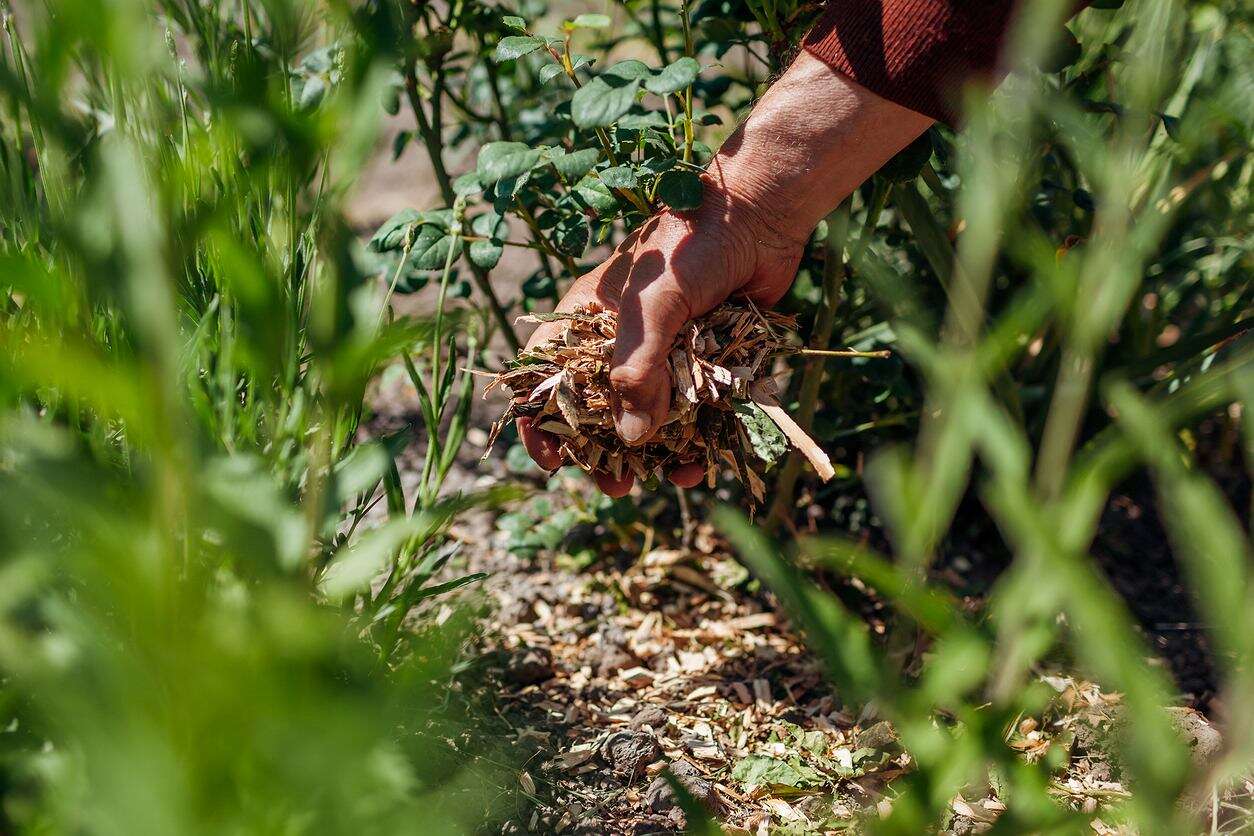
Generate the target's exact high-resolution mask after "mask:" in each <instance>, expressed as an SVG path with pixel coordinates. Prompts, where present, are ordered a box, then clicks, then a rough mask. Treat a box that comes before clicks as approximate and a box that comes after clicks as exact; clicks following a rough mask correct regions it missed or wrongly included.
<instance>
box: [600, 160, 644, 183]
mask: <svg viewBox="0 0 1254 836" xmlns="http://www.w3.org/2000/svg"><path fill="white" fill-rule="evenodd" d="M600 177H601V182H602V183H604V184H605V185H607V186H609V187H610V188H611V189H634V188H635V187H636V172H635V170H634V169H633V168H632V167H631V166H629V165H619V166H614V167H613V168H607V169H605V170H604V171H602V172H601V174H600Z"/></svg>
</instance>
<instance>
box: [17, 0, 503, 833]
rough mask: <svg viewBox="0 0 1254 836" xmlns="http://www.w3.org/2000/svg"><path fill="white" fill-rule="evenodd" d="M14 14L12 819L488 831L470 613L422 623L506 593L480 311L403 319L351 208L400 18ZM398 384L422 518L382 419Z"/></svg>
mask: <svg viewBox="0 0 1254 836" xmlns="http://www.w3.org/2000/svg"><path fill="white" fill-rule="evenodd" d="M0 16H2V18H3V25H4V32H3V35H4V43H3V46H2V48H0V113H2V116H0V161H2V162H0V171H2V172H3V177H0V288H3V298H2V299H0V578H2V579H0V590H2V592H0V831H3V832H18V831H21V832H47V833H64V832H93V833H110V832H111V833H123V832H125V833H136V832H140V833H198V832H217V833H220V832H260V831H265V832H283V833H298V832H309V833H341V832H344V833H349V832H352V833H362V832H367V833H369V832H378V833H423V834H429V833H435V832H445V831H447V832H462V831H464V830H466V829H469V828H471V827H473V826H474V824H475V823H477V822H479V821H480V820H482V818H483V817H484V816H485V815H486V813H485V806H484V804H485V798H486V797H485V796H483V792H484V786H485V783H484V778H485V777H486V775H487V772H488V771H489V770H485V769H483V768H481V766H480V764H481V763H482V762H481V761H478V760H475V759H472V758H471V757H469V756H468V755H467V754H465V753H464V752H460V751H458V748H457V747H458V746H459V745H460V744H459V743H457V742H456V739H457V738H458V735H459V731H458V730H459V729H461V728H463V727H464V725H465V723H464V720H463V719H461V712H460V708H459V706H460V705H461V698H460V697H459V696H458V695H457V693H456V690H455V689H454V688H453V687H452V680H453V675H454V673H453V672H454V669H455V666H456V665H458V664H460V663H459V658H460V655H461V646H462V644H463V642H464V641H465V638H466V635H467V631H468V629H469V627H470V626H471V613H470V611H468V610H466V609H465V608H458V609H457V611H456V612H454V613H453V614H452V615H451V616H446V617H442V618H441V619H439V622H440V623H439V624H438V625H437V624H436V623H435V622H434V621H432V620H428V619H424V618H423V615H424V613H426V612H427V611H428V608H429V606H430V604H429V603H428V602H429V601H431V600H433V599H434V597H435V596H437V595H439V594H441V593H446V592H448V591H451V590H452V589H454V588H456V587H458V586H462V585H465V584H467V583H471V582H473V581H475V580H478V579H479V577H481V576H469V577H458V576H457V575H456V574H454V573H452V572H451V571H450V569H449V568H448V567H449V566H450V565H451V560H452V559H453V557H454V556H455V554H456V552H457V548H458V547H457V544H456V543H454V542H452V541H450V540H449V538H448V537H447V536H446V533H447V530H448V526H449V523H450V521H451V520H452V519H453V518H454V517H455V515H456V514H458V513H459V512H461V511H462V510H463V509H465V508H466V507H468V506H470V505H473V504H481V503H484V502H493V501H500V500H502V499H504V498H506V497H507V496H509V495H512V494H510V493H509V492H507V491H500V490H497V491H490V492H488V493H485V494H476V495H461V494H448V493H446V492H443V491H442V490H441V488H442V485H443V482H444V479H445V477H446V475H447V474H448V471H449V469H450V467H451V465H452V462H453V459H454V457H455V455H456V452H457V450H458V448H459V447H460V445H461V442H462V439H463V438H464V435H465V430H466V425H467V416H468V411H469V403H470V398H469V395H470V389H469V385H470V375H469V373H468V372H467V371H465V368H466V367H468V366H473V364H474V363H475V362H476V358H477V355H478V349H477V347H476V346H477V345H478V339H477V336H476V335H477V334H478V332H479V330H480V328H479V323H478V322H477V320H475V319H474V318H473V317H466V316H453V315H451V314H449V315H446V314H445V312H444V310H443V305H442V304H441V305H439V306H437V307H436V309H435V312H434V313H433V314H432V315H431V316H429V317H427V318H425V319H412V318H403V319H394V318H393V317H391V316H390V315H389V314H388V313H387V308H386V305H385V297H384V293H383V292H382V287H384V286H385V283H383V282H381V281H379V280H378V279H379V276H378V275H377V274H376V272H375V271H374V270H373V268H372V266H371V262H370V260H369V259H368V258H367V257H366V253H365V252H364V250H363V249H362V247H361V245H360V244H359V243H358V240H357V237H356V236H355V235H354V234H353V232H352V231H351V230H350V229H349V228H348V226H347V223H346V221H345V219H344V214H343V210H344V204H345V201H346V197H347V194H348V191H349V188H350V187H351V185H352V184H353V182H354V180H355V179H356V178H357V176H358V174H359V173H360V171H361V169H362V166H363V165H364V164H365V162H366V161H367V160H368V159H369V158H370V156H371V154H372V152H373V148H374V144H375V141H376V135H377V129H378V125H379V122H380V120H379V102H380V100H381V98H382V96H383V95H384V93H385V91H386V90H387V85H388V78H389V72H390V62H391V60H392V58H391V56H390V55H389V53H388V52H387V51H386V50H385V49H382V48H380V47H379V44H378V43H377V40H376V39H375V37H374V30H373V29H372V28H371V27H372V23H371V21H372V17H371V11H370V9H369V8H366V7H361V8H356V7H350V6H349V5H348V4H343V3H329V4H317V5H315V4H306V3H300V2H290V3H289V2H266V3H249V2H245V3H242V4H236V3H217V2H200V1H199V0H186V1H184V0H168V2H160V3H147V2H140V1H139V0H134V2H99V1H98V0H58V2H51V3H48V4H43V5H39V4H23V5H22V6H21V7H19V8H17V9H12V8H10V7H9V6H8V4H7V3H5V4H0ZM444 268H445V269H444V270H443V272H442V276H441V286H442V287H447V286H448V285H449V284H450V279H451V275H450V266H449V265H444ZM441 302H442V300H441ZM393 362H400V363H401V364H403V366H404V368H405V370H406V371H407V373H408V375H409V377H410V379H411V382H412V383H413V385H414V387H415V389H416V390H417V392H418V400H419V403H420V408H421V412H422V416H421V421H422V424H423V429H425V430H426V431H427V438H426V439H425V440H424V444H423V449H424V456H425V459H424V462H425V466H424V469H423V472H422V473H421V474H420V480H419V482H418V484H417V487H416V488H412V487H411V488H410V491H409V493H410V495H409V496H406V491H405V489H404V488H403V487H402V484H401V480H400V478H399V473H398V470H397V466H396V464H395V460H396V458H397V456H398V455H399V454H400V452H401V451H402V450H403V449H404V448H405V446H406V445H407V444H408V443H410V442H411V441H413V439H412V438H410V437H409V436H408V435H399V436H391V437H383V438H377V439H370V438H368V435H367V432H366V426H365V421H364V418H365V417H366V416H367V414H368V413H367V411H366V408H365V405H364V404H365V400H364V397H365V392H366V387H367V385H368V383H369V381H370V380H371V379H372V377H373V376H374V375H375V373H376V372H377V371H378V370H380V369H381V368H382V367H383V366H384V365H385V364H388V363H393ZM376 509H377V510H376ZM372 512H373V513H374V514H375V516H376V519H375V520H373V521H372V522H371V523H370V524H368V525H363V523H364V522H365V521H366V519H367V516H368V515H370V514H371V513H372ZM366 528H369V529H370V530H369V532H368V533H362V532H363V531H364V530H365V529H366ZM437 813H438V814H437Z"/></svg>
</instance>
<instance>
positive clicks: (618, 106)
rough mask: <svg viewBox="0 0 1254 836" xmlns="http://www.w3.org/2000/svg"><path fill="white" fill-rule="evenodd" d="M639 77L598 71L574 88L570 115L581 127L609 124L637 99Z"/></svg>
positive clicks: (596, 126)
mask: <svg viewBox="0 0 1254 836" xmlns="http://www.w3.org/2000/svg"><path fill="white" fill-rule="evenodd" d="M638 89H640V82H639V81H635V80H632V81H627V80H624V79H622V78H619V77H618V76H613V75H599V76H596V77H595V78H593V79H592V80H591V81H589V82H588V83H587V84H585V85H584V86H583V87H580V88H579V89H578V90H576V91H575V95H574V96H573V97H572V98H571V100H570V118H571V121H573V122H574V123H575V125H576V126H577V127H580V128H608V127H609V126H610V125H613V124H614V122H615V121H617V120H618V118H619V117H620V116H622V115H623V114H624V113H626V112H627V111H629V110H631V106H632V105H633V104H635V102H636V91H637V90H638Z"/></svg>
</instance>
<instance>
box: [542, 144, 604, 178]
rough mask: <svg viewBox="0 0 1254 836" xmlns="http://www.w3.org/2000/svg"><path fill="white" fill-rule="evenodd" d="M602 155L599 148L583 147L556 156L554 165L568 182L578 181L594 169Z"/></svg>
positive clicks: (553, 159) (553, 160)
mask: <svg viewBox="0 0 1254 836" xmlns="http://www.w3.org/2000/svg"><path fill="white" fill-rule="evenodd" d="M600 156H601V150H600V149H599V148H583V149H581V150H579V151H571V152H570V153H569V154H563V155H562V156H560V157H558V156H554V157H553V158H552V162H553V167H554V168H556V169H557V173H558V174H560V175H562V178H563V179H564V180H566V182H568V183H577V182H578V181H579V180H580V179H581V178H582V177H583V176H584V175H585V174H587V173H588V172H589V171H591V170H592V167H593V166H594V165H596V164H597V160H598V159H599V158H600Z"/></svg>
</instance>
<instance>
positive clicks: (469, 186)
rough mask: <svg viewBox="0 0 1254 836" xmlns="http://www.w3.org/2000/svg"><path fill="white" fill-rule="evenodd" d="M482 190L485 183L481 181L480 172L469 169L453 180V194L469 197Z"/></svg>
mask: <svg viewBox="0 0 1254 836" xmlns="http://www.w3.org/2000/svg"><path fill="white" fill-rule="evenodd" d="M481 191H483V183H481V182H479V174H478V172H475V171H468V172H466V173H465V174H463V175H462V176H460V177H458V178H457V179H456V180H454V181H453V194H455V195H458V196H459V197H468V196H470V195H472V194H478V193H479V192H481Z"/></svg>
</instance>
